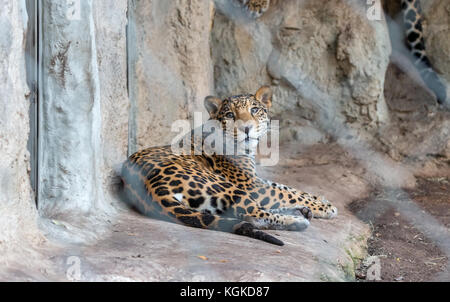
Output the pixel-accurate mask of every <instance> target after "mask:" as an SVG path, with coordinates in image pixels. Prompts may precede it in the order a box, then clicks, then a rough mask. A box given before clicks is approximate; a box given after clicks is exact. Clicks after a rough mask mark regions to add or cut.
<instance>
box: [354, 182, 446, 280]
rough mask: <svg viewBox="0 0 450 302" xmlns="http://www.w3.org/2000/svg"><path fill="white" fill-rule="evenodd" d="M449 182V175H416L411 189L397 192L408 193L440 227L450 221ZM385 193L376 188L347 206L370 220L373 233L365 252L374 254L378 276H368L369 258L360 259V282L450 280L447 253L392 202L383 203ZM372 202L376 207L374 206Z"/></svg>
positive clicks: (362, 217)
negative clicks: (415, 180)
mask: <svg viewBox="0 0 450 302" xmlns="http://www.w3.org/2000/svg"><path fill="white" fill-rule="evenodd" d="M449 192H450V182H449V179H448V178H431V179H424V178H419V179H418V181H417V186H416V187H415V188H414V189H408V190H405V191H404V192H401V193H400V198H405V197H407V196H409V198H411V200H412V201H413V202H414V203H416V204H417V205H418V206H419V207H420V208H421V209H422V210H423V211H424V213H428V214H430V215H432V216H433V217H434V218H436V220H437V221H438V222H439V223H441V224H442V225H443V226H445V227H446V228H448V226H449V224H450V207H449V205H450V193H449ZM383 196H385V193H384V192H383V191H382V190H377V191H375V192H373V193H372V194H371V196H370V197H369V198H367V199H365V200H359V201H355V202H353V203H351V204H350V206H349V209H350V210H351V211H352V212H354V213H355V214H356V215H357V216H358V217H359V218H360V219H362V220H363V221H365V222H367V223H369V224H370V225H371V228H372V236H371V237H370V238H369V240H368V255H369V257H371V256H377V258H378V259H379V264H380V270H379V273H380V276H379V278H373V277H371V276H373V275H372V272H373V269H372V271H370V272H368V270H369V269H370V268H371V264H374V262H373V261H372V260H373V259H376V258H371V259H370V260H371V261H370V263H364V262H362V263H361V264H360V265H359V267H358V268H357V270H356V277H357V279H358V280H360V281H369V280H377V279H378V280H379V281H403V282H405V281H410V282H414V281H416V282H417V281H449V280H445V279H446V277H442V273H444V276H445V273H447V274H448V260H449V259H448V255H446V253H445V252H444V251H442V250H441V249H440V248H439V246H438V244H436V242H435V241H434V240H432V239H430V238H429V237H428V236H427V235H425V234H424V233H423V232H421V231H420V230H419V229H418V228H417V227H416V226H415V225H414V224H412V223H410V221H409V219H408V217H405V215H403V214H402V213H400V212H399V211H398V209H397V208H396V207H395V205H393V204H390V203H388V202H385V198H383ZM374 205H375V206H374Z"/></svg>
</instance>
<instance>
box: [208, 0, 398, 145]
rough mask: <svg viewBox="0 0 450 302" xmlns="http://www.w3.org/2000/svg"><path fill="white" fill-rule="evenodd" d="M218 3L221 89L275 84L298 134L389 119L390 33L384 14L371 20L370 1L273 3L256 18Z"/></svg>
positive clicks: (216, 54)
mask: <svg viewBox="0 0 450 302" xmlns="http://www.w3.org/2000/svg"><path fill="white" fill-rule="evenodd" d="M217 2H218V8H219V14H218V15H217V17H216V19H215V21H214V27H213V31H212V41H213V42H212V47H213V48H212V53H213V60H214V78H215V88H216V91H217V93H218V94H219V95H226V94H229V93H242V92H249V91H250V92H252V91H256V89H257V88H258V86H259V85H262V84H270V85H272V88H273V89H274V92H275V93H274V104H275V106H274V108H273V112H274V114H275V115H274V116H275V117H276V118H278V119H281V120H282V123H281V127H282V128H283V127H285V128H287V127H288V129H287V130H288V131H289V132H290V134H292V136H293V137H294V138H295V137H296V136H297V137H300V138H301V135H298V134H297V133H298V132H303V133H311V131H309V129H310V128H311V127H309V128H308V127H304V126H310V125H316V126H317V125H321V126H322V127H324V128H326V130H327V131H328V130H332V129H335V128H336V126H342V125H349V126H351V127H353V128H354V129H365V130H373V129H375V128H377V127H378V126H379V125H380V124H382V123H386V122H388V119H389V117H388V113H387V108H386V105H385V101H384V96H383V87H384V75H385V72H386V69H387V66H388V62H389V55H390V52H391V47H390V41H389V35H388V32H387V27H386V23H385V22H384V21H383V20H381V21H370V20H369V19H368V18H367V16H366V12H367V6H366V5H365V3H362V2H361V1H337V0H333V1H326V2H322V1H312V0H302V1H294V0H287V1H272V2H271V3H272V4H271V7H270V9H269V10H268V11H267V12H266V14H265V15H263V17H261V18H260V19H258V20H256V21H254V20H250V19H248V18H245V16H241V17H236V16H239V15H238V14H237V13H236V9H234V8H233V7H232V6H230V5H227V3H229V1H226V0H223V1H217ZM299 118H300V119H299ZM296 125H300V129H296ZM302 126H303V127H302ZM305 130H306V131H305ZM331 132H333V131H331ZM282 134H283V132H282ZM306 135H307V134H306ZM314 136H315V137H317V138H321V136H320V135H313V137H314ZM283 137H285V138H289V135H282V138H283Z"/></svg>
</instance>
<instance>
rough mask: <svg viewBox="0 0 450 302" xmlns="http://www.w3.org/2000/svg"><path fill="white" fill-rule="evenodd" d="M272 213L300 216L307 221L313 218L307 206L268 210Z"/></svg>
mask: <svg viewBox="0 0 450 302" xmlns="http://www.w3.org/2000/svg"><path fill="white" fill-rule="evenodd" d="M270 212H272V213H279V214H282V215H291V216H300V217H304V218H306V219H308V220H311V218H312V217H313V212H312V211H311V209H310V208H309V207H307V206H296V207H283V208H278V209H275V210H270Z"/></svg>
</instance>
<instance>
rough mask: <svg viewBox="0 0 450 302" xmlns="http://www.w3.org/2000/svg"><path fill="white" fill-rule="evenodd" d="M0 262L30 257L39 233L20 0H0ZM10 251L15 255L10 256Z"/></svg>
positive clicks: (24, 23) (29, 259) (23, 15)
mask: <svg viewBox="0 0 450 302" xmlns="http://www.w3.org/2000/svg"><path fill="white" fill-rule="evenodd" d="M0 7H1V8H2V9H1V10H0V32H1V33H0V82H1V83H2V84H1V86H0V158H1V160H0V229H1V232H0V255H1V256H0V267H1V268H5V267H8V266H9V265H14V264H17V262H20V263H22V264H23V265H27V264H30V263H32V262H33V260H34V259H33V257H34V256H35V253H34V252H33V251H32V250H30V247H31V246H32V245H33V244H39V243H40V242H41V241H42V239H43V238H42V237H41V236H40V234H39V232H38V231H37V211H36V208H35V204H34V199H33V196H32V191H31V187H30V179H29V174H28V172H29V167H30V165H29V152H28V151H27V140H28V133H29V124H28V120H29V119H28V108H29V100H28V99H27V97H26V96H27V95H28V96H29V90H28V87H27V84H26V77H25V49H24V45H25V41H24V37H25V35H24V33H25V32H26V26H27V17H26V8H25V5H24V3H23V2H22V1H3V0H2V1H0ZM8 255H14V256H15V258H14V259H11V258H9V257H8Z"/></svg>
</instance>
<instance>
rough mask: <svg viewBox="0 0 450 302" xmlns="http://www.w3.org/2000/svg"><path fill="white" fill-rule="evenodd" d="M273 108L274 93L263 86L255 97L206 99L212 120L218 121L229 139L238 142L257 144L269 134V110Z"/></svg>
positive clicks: (240, 96) (206, 105) (246, 95)
mask: <svg viewBox="0 0 450 302" xmlns="http://www.w3.org/2000/svg"><path fill="white" fill-rule="evenodd" d="M271 106H272V91H271V89H270V87H268V86H263V87H261V88H260V89H258V91H257V92H256V93H255V94H254V95H253V94H245V95H237V96H232V97H228V98H226V99H224V100H221V99H219V98H217V97H213V96H208V97H206V98H205V107H206V109H207V110H208V112H209V116H210V119H213V120H217V121H218V122H219V123H220V125H221V127H222V130H223V131H224V132H225V134H226V135H227V136H228V137H232V138H234V140H236V141H237V142H242V141H248V142H252V141H255V142H257V141H258V140H259V138H260V137H261V136H263V135H264V134H265V133H266V132H267V128H268V124H269V116H268V112H267V111H268V109H269V108H270V107H271Z"/></svg>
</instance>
